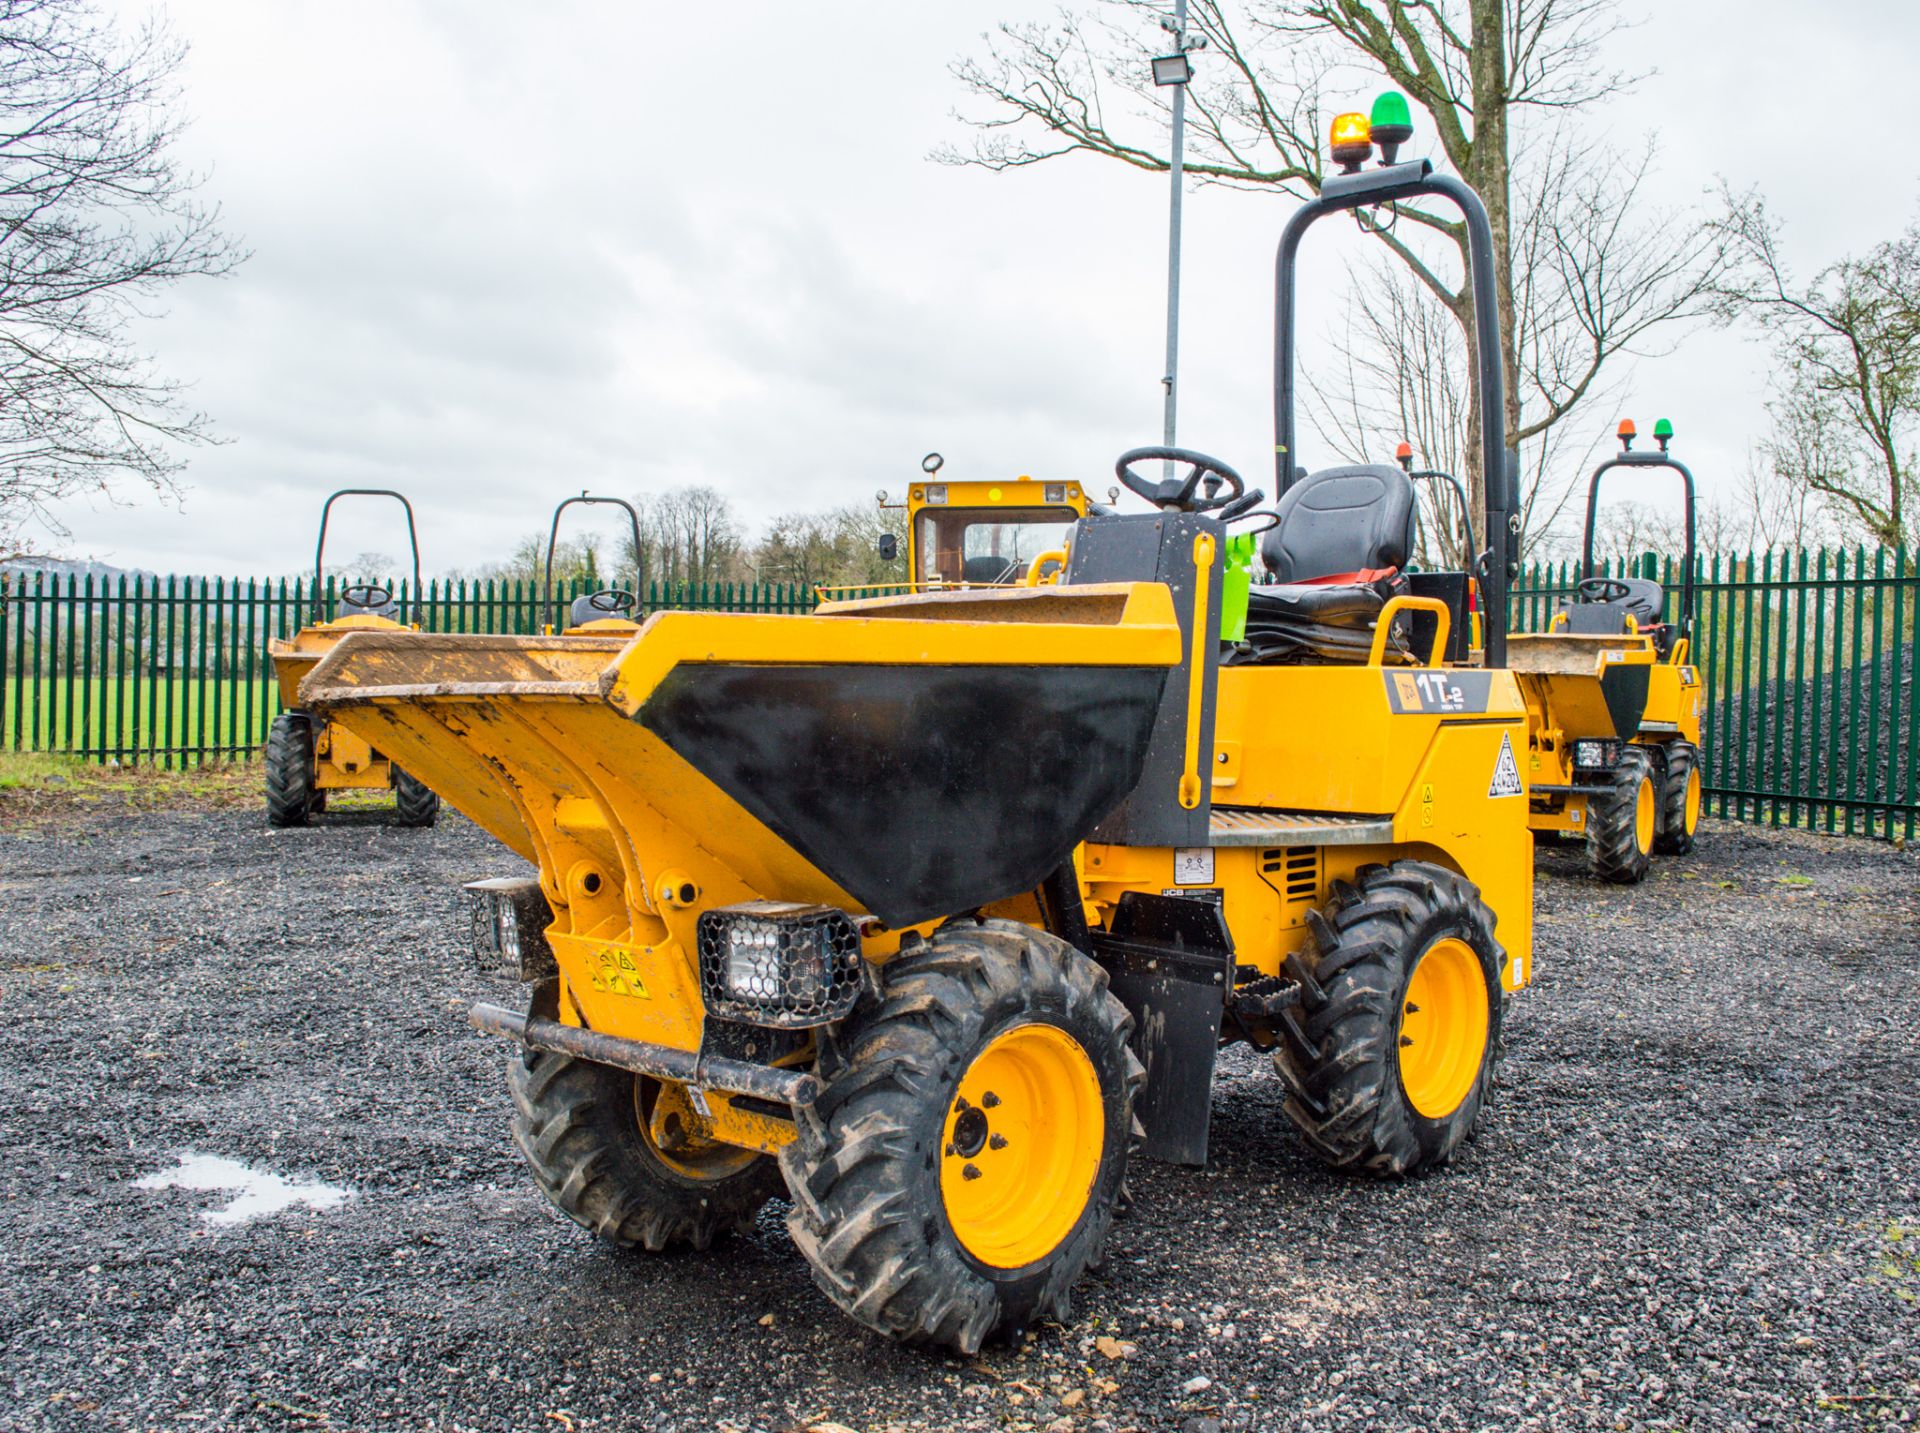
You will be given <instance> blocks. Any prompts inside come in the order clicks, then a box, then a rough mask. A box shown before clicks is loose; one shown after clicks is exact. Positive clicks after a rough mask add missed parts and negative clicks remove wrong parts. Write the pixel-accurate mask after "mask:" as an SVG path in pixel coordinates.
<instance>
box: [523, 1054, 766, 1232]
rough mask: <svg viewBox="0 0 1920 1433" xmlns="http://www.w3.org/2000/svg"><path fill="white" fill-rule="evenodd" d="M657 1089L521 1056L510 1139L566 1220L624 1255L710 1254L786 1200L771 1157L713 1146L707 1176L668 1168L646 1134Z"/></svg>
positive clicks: (596, 1070)
mask: <svg viewBox="0 0 1920 1433" xmlns="http://www.w3.org/2000/svg"><path fill="white" fill-rule="evenodd" d="M651 1084H652V1082H651V1081H649V1080H648V1079H647V1078H646V1077H645V1076H643V1075H635V1074H631V1073H629V1072H628V1071H625V1070H616V1069H614V1068H612V1067H611V1066H608V1065H597V1064H594V1063H593V1062H591V1061H588V1060H576V1059H574V1058H572V1057H571V1056H569V1055H560V1054H555V1053H554V1052H552V1051H550V1050H527V1051H524V1052H519V1053H516V1054H515V1055H514V1056H513V1057H512V1059H511V1060H510V1062H509V1063H508V1066H507V1087H508V1089H509V1090H510V1091H511V1092H512V1095H513V1141H514V1143H515V1144H516V1145H518V1146H519V1147H520V1153H521V1155H522V1156H524V1157H525V1159H526V1161H527V1165H528V1167H529V1168H530V1169H531V1170H532V1171H533V1178H534V1182H535V1183H536V1184H538V1185H539V1186H540V1190H541V1192H542V1193H544V1194H545V1195H546V1196H547V1198H548V1199H549V1200H550V1201H552V1203H553V1206H554V1208H556V1209H558V1210H559V1211H560V1212H561V1213H562V1214H564V1215H566V1216H567V1218H569V1219H571V1220H572V1221H573V1222H574V1223H576V1224H578V1225H579V1226H580V1227H581V1228H582V1229H586V1230H589V1231H591V1232H592V1233H594V1234H597V1235H599V1236H600V1237H601V1238H602V1239H605V1240H606V1241H607V1242H609V1243H611V1244H616V1245H618V1246H620V1247H621V1248H623V1249H636V1248H637V1249H645V1250H648V1251H649V1252H655V1253H657V1252H659V1251H660V1250H663V1249H668V1248H672V1247H674V1246H676V1245H687V1246H691V1247H692V1248H695V1249H705V1248H707V1247H708V1246H709V1245H711V1244H712V1243H713V1240H714V1238H715V1237H716V1236H717V1235H721V1234H727V1233H732V1232H735V1231H739V1230H745V1229H747V1228H750V1227H751V1226H752V1224H753V1220H754V1216H755V1215H756V1214H758V1213H759V1211H760V1208H761V1206H762V1205H764V1204H765V1203H766V1202H767V1201H768V1200H769V1199H771V1198H773V1197H774V1196H775V1195H777V1194H779V1193H781V1186H780V1171H779V1169H778V1168H777V1167H776V1166H775V1164H774V1162H773V1160H772V1159H771V1158H769V1157H767V1156H765V1155H760V1156H754V1157H749V1155H748V1153H747V1152H746V1151H740V1150H734V1149H732V1148H731V1147H724V1146H713V1147H712V1150H713V1155H712V1168H711V1171H710V1177H702V1175H701V1173H700V1171H699V1168H698V1166H695V1165H689V1164H687V1163H685V1162H684V1161H682V1162H680V1163H679V1164H678V1167H676V1164H674V1163H669V1162H668V1160H667V1159H666V1158H664V1157H663V1156H662V1155H661V1152H660V1150H659V1149H658V1148H656V1147H655V1145H654V1143H653V1140H652V1138H651V1137H650V1136H649V1134H648V1132H647V1124H646V1120H645V1117H644V1107H643V1102H644V1100H645V1099H646V1097H647V1096H648V1094H649V1093H650V1090H649V1086H650V1085H651Z"/></svg>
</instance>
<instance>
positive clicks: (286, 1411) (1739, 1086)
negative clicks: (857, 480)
mask: <svg viewBox="0 0 1920 1433" xmlns="http://www.w3.org/2000/svg"><path fill="white" fill-rule="evenodd" d="M512 866H513V861H512V859H511V858H510V857H502V856H501V855H500V854H499V853H498V851H497V848H495V847H493V846H492V845H491V843H490V842H489V841H487V840H486V839H485V838H484V837H483V836H481V835H480V834H479V833H478V832H476V831H475V830H474V829H473V828H471V827H470V826H468V825H466V824H465V823H464V822H461V821H459V820H457V819H450V820H448V821H446V822H445V823H443V825H442V826H441V827H440V828H439V829H438V830H434V831H424V832H402V831H390V830H387V829H384V828H383V827H381V826H379V825H376V824H371V822H368V823H367V824H358V825H340V824H327V825H323V826H321V827H319V828H317V829H314V830H311V831H288V832H268V831H267V830H266V829H264V826H263V824H262V822H261V821H260V820H259V819H258V818H257V817H255V816H253V815H251V814H245V813H221V814H210V815H194V814H170V815H162V816H155V817H151V818H144V819H141V820H139V821H133V822H129V821H125V820H118V821H114V822H111V823H109V822H105V821H103V822H101V823H99V824H98V825H97V826H96V827H93V828H90V829H83V830H79V831H76V832H71V833H69V834H65V835H57V836H26V835H21V834H19V833H13V834H0V929H4V930H5V931H6V932H7V935H8V937H9V939H8V941H7V951H6V973H5V975H4V977H3V978H0V1000H3V1001H4V1015H5V1018H4V1020H0V1068H4V1069H5V1071H6V1077H5V1086H4V1089H5V1103H4V1106H0V1110H3V1111H4V1113H3V1114H0V1137H4V1141H5V1149H6V1151H7V1154H8V1158H7V1160H6V1163H5V1166H4V1168H3V1169H0V1191H3V1196H4V1202H3V1204H0V1208H3V1209H4V1221H3V1223H0V1227H4V1229H5V1231H6V1237H5V1239H4V1240H0V1348H3V1349H4V1350H5V1353H4V1361H3V1362H0V1426H3V1427H6V1428H31V1429H38V1428H57V1429H97V1428H143V1429H144V1428H165V1429H189V1428H298V1429H345V1428H385V1427H395V1428H408V1429H422V1428H431V1429H447V1430H453V1429H485V1430H493V1429H502V1430H505V1429H514V1430H529V1429H533V1430H538V1429H545V1430H548V1433H564V1430H570V1429H581V1430H585V1429H596V1428H597V1429H640V1430H653V1429H661V1430H665V1429H674V1430H694V1429H717V1428H731V1429H740V1430H747V1429H752V1430H783V1429H795V1428H806V1427H810V1426H825V1425H830V1424H838V1425H841V1426H842V1427H844V1428H851V1429H856V1430H873V1429H887V1428H921V1429H951V1428H969V1429H973V1428H978V1429H1001V1428H1013V1429H1018V1428H1032V1429H1054V1430H1056V1433H1057V1430H1062V1429H1079V1428H1090V1429H1115V1430H1117V1429H1123V1428H1142V1429H1145V1428H1154V1429H1187V1430H1202V1433H1210V1430H1214V1429H1243V1428H1259V1429H1266V1428H1283V1427H1285V1428H1292V1427H1301V1428H1314V1429H1321V1428H1340V1429H1399V1428H1407V1429H1413V1428H1421V1429H1456V1428H1462V1429H1463V1428H1497V1429H1513V1428H1539V1429H1556V1430H1558V1429H1586V1428H1595V1429H1616V1428H1628V1429H1663V1430H1664V1429H1677V1428H1687V1429H1702V1430H1734V1429H1750V1428H1751V1429H1757V1428H1828V1427H1832V1428H1854V1427H1859V1428H1884V1427H1889V1426H1908V1425H1910V1424H1912V1423H1913V1422H1914V1421H1916V1419H1920V1352H1917V1350H1920V1305H1916V1302H1915V1296H1916V1293H1920V1155H1917V1153H1916V1151H1920V1081H1917V1080H1916V1078H1915V1069H1916V1052H1917V1051H1920V894H1917V888H1920V860H1917V859H1916V856H1915V855H1914V854H1913V853H1902V852H1897V851H1895V850H1893V849H1891V848H1889V847H1887V846H1884V845H1877V844H1870V843H1866V842H1862V841H1846V840H1835V839H1822V838H1818V837H1811V836H1804V835H1794V834H1780V833H1771V832H1759V831H1752V830H1746V829H1743V828H1738V827H1730V826H1724V825H1712V824H1710V825H1709V826H1708V827H1707V828H1706V831H1705V833H1704V836H1703V840H1702V843H1701V846H1700V849H1699V851H1698V852H1697V854H1695V855H1694V856H1691V857H1687V858H1682V859H1669V860H1664V861H1659V862H1656V864H1655V866H1654V875H1653V877H1652V878H1651V879H1650V880H1649V882H1648V883H1647V884H1646V885H1645V886H1643V887H1641V888H1638V889H1634V890H1621V889H1613V888H1602V887H1599V886H1596V885H1594V884H1593V883H1591V882H1590V881H1589V880H1588V879H1587V878H1586V877H1585V876H1584V875H1583V874H1582V869H1581V863H1580V861H1579V859H1578V854H1577V852H1568V853H1566V854H1564V855H1563V854H1552V855H1547V856H1543V866H1542V872H1541V880H1540V883H1539V892H1540V910H1539V920H1540V933H1539V943H1538V963H1539V974H1540V979H1539V983H1538V985H1537V986H1536V987H1535V989H1534V990H1532V991H1531V992H1529V993H1528V994H1526V995H1524V996H1522V997H1520V998H1519V999H1517V1000H1516V1001H1515V1003H1514V1006H1513V1013H1512V1016H1511V1020H1510V1026H1509V1028H1510V1036H1511V1038H1510V1042H1509V1058H1508V1061H1507V1065H1506V1075H1507V1078H1506V1084H1505V1088H1504V1091H1503V1095H1502V1099H1501V1100H1500V1102H1499V1104H1498V1105H1497V1107H1496V1109H1495V1110H1494V1112H1493V1115H1492V1117H1491V1119H1490V1122H1489V1123H1488V1124H1487V1125H1486V1127H1485V1130H1484V1133H1483V1134H1482V1136H1481V1138H1480V1139H1479V1141H1478V1142H1477V1144H1475V1145H1474V1146H1472V1147H1471V1148H1470V1149H1469V1151H1468V1152H1467V1154H1466V1155H1465V1157H1464V1158H1462V1159H1461V1160H1460V1161H1458V1162H1457V1163H1456V1165H1455V1166H1454V1167H1452V1168H1451V1169H1449V1170H1447V1171H1444V1172H1442V1173H1440V1174H1438V1175H1435V1176H1433V1177H1430V1178H1427V1179H1423V1180H1418V1181H1414V1182H1411V1183H1405V1184H1398V1185H1384V1184H1376V1183H1371V1182H1364V1181H1357V1180H1353V1179H1347V1178H1338V1177H1334V1176H1332V1175H1330V1174H1328V1173H1326V1172H1325V1171H1323V1170H1322V1169H1321V1168H1320V1167H1319V1166H1318V1165H1317V1164H1316V1163H1315V1162H1314V1161H1313V1160H1312V1159H1310V1158H1308V1157H1307V1156H1306V1155H1305V1154H1303V1153H1302V1151H1301V1150H1300V1148H1299V1147H1298V1145H1297V1143H1296V1142H1295V1140H1294V1138H1293V1137H1292V1135H1291V1134H1290V1133H1289V1131H1288V1128H1287V1127H1286V1125H1285V1122H1284V1120H1283V1119H1282V1116H1281V1113H1280V1092H1279V1085H1278V1082H1277V1080H1276V1079H1275V1078H1274V1077H1273V1075H1272V1074H1271V1072H1270V1070H1269V1069H1268V1068H1267V1067H1266V1066H1265V1063H1264V1061H1262V1060H1261V1059H1259V1058H1258V1057H1255V1056H1253V1055H1251V1054H1249V1053H1248V1052H1246V1051H1244V1050H1241V1051H1236V1052H1234V1053H1232V1054H1230V1055H1229V1056H1228V1057H1227V1058H1226V1059H1225V1061H1224V1067H1223V1071H1222V1075H1221V1079H1220V1084H1219V1090H1218V1094H1217V1097H1216V1104H1215V1119H1214V1151H1215V1157H1214V1161H1213V1163H1212V1165H1211V1166H1210V1167H1209V1168H1208V1169H1207V1170H1205V1171H1204V1172H1196V1171H1186V1170H1177V1169H1169V1168H1166V1167H1160V1166H1145V1167H1144V1168H1142V1169H1141V1171H1140V1172H1139V1174H1138V1175H1137V1177H1136V1179H1135V1182H1134V1184H1135V1190H1136V1193H1137V1203H1136V1205H1135V1208H1134V1212H1133V1214H1132V1215H1131V1217H1129V1218H1128V1219H1126V1220H1125V1221H1124V1222H1122V1223H1121V1224H1120V1225H1118V1226H1117V1237H1116V1239H1115V1241H1114V1245H1115V1247H1114V1251H1113V1252H1114V1257H1113V1259H1112V1260H1111V1262H1110V1263H1109V1265H1108V1266H1107V1268H1106V1269H1105V1271H1104V1272H1103V1273H1101V1274H1099V1275H1097V1276H1096V1277H1095V1278H1093V1279H1092V1280H1090V1281H1089V1282H1088V1284H1087V1285H1086V1286H1085V1287H1084V1288H1083V1290H1082V1294H1081V1298H1080V1316H1079V1318H1078V1319H1077V1321H1076V1322H1075V1323H1073V1324H1072V1325H1071V1326H1070V1327H1066V1328H1059V1327H1047V1328H1044V1329H1041V1330H1039V1331H1038V1332H1037V1333H1036V1334H1035V1335H1034V1336H1033V1337H1032V1338H1031V1339H1029V1340H1028V1341H1027V1342H1026V1343H1025V1344H1024V1345H1022V1346H1021V1347H1019V1348H1016V1349H1007V1348H999V1349H994V1350H991V1351H989V1353H988V1354H986V1355H985V1356H983V1357H981V1358H980V1359H978V1360H974V1361H971V1362H962V1361H958V1360H954V1359H950V1358H946V1357H942V1356H938V1355H929V1354H925V1353H916V1352H912V1351H908V1350H902V1349H898V1348H895V1347H892V1346H890V1345H887V1344H885V1343H883V1342H881V1341H880V1340H878V1339H876V1338H874V1337H872V1336H870V1335H868V1334H867V1333H865V1332H863V1331H862V1330H860V1329H859V1328H857V1327H855V1326H854V1325H852V1324H851V1323H849V1322H847V1321H846V1320H845V1319H843V1318H842V1317H841V1316H840V1315H839V1314H838V1313H836V1312H835V1311H834V1310H833V1309H832V1307H831V1306H830V1305H829V1304H828V1303H827V1302H826V1300H825V1299H824V1298H823V1297H821V1296H819V1295H817V1294H816V1293H815V1291H814V1289H813V1288H812V1285H811V1283H810V1280H809V1277H808V1273H807V1270H806V1268H805V1266H804V1264H803V1263H802V1261H801V1259H800V1257H799V1256H798V1254H797V1253H796V1252H795V1251H794V1250H793V1249H792V1247H791V1246H790V1245H789V1244H788V1243H787V1241H786V1238H785V1236H784V1232H783V1229H782V1224H781V1216H782V1215H783V1213H784V1210H783V1209H782V1208H781V1207H779V1206H775V1207H772V1208H770V1209H769V1210H768V1211H767V1213H766V1214H765V1215H764V1216H763V1218H762V1221H761V1224H760V1227H759V1229H758V1230H757V1232H756V1233H754V1234H753V1235H752V1236H751V1237H749V1238H745V1239H741V1240H736V1241H734V1242H732V1243H731V1244H729V1245H727V1246H726V1247H724V1248H723V1249H716V1250H715V1251H714V1252H712V1253H710V1254H708V1255H704V1256H702V1255H693V1254H685V1255H674V1256H669V1257H664V1258H663V1257H646V1256H633V1255H623V1254H619V1253H617V1252H615V1251H613V1250H610V1249H608V1248H605V1247H602V1246H600V1245H597V1244H596V1243H595V1242H594V1241H593V1240H592V1239H590V1238H589V1237H587V1236H586V1235H584V1234H582V1233H581V1232H579V1231H578V1230H577V1229H575V1228H574V1227H573V1226H572V1225H570V1224H567V1223H565V1222H564V1221H563V1220H561V1219H560V1218H559V1217H558V1216H557V1215H555V1214H553V1213H552V1212H551V1211H550V1210H549V1209H548V1208H547V1207H546V1205H545V1204H544V1202H543V1201H542V1200H541V1198H540V1197H539V1196H538V1195H537V1194H536V1193H535V1191H534V1189H533V1186H532V1184H531V1182H530V1181H529V1180H528V1179H527V1178H526V1177H524V1176H523V1174H522V1172H521V1169H520V1167H519V1164H518V1160H517V1156H516V1155H515V1154H514V1153H513V1151H512V1149H511V1148H510V1145H509V1143H508V1138H507V1133H506V1097H505V1093H504V1090H503V1088H502V1079H501V1065H502V1062H503V1059H504V1058H505V1051H504V1050H503V1048H502V1047H501V1046H499V1045H498V1044H496V1043H494V1042H491V1041H488V1040H485V1039H483V1038H482V1037H480V1036H478V1035H475V1034H473V1033H472V1032H471V1031H470V1030H469V1029H468V1028H467V1026H466V1025H465V1022H464V1020H463V1011H464V1009H465V1007H466V1005H467V1003H468V1002H469V1001H470V1000H471V999H472V998H474V997H475V996H476V995H483V996H489V997H492V998H495V999H499V998H502V997H503V996H506V995H507V994H509V989H508V988H503V987H502V985H501V984H500V983H499V982H498V981H496V980H494V979H492V978H482V977H479V976H477V975H475V974H473V973H472V972H471V971H470V969H469V968H468V965H467V961H466V956H465V953H464V950H463V949H462V945H461V942H462V941H463V940H464V932H463V929H462V924H461V921H460V918H459V911H458V906H457V904H456V900H455V896H454V894H453V888H454V884H455V882H456V881H458V880H459V879H462V878H467V877H471V876H474V875H481V874H490V873H497V872H500V871H502V870H506V869H511V868H512ZM185 1150H192V1151H196V1152H199V1153H202V1154H209V1155H219V1156H226V1157H229V1158H232V1159H237V1160H242V1161H246V1162H248V1163H250V1164H252V1165H254V1166H256V1167H258V1168H260V1169H263V1170H268V1171H272V1172H273V1173H275V1174H279V1175H282V1176H285V1177H287V1178H289V1179H304V1178H318V1179H321V1180H324V1181H327V1182H328V1183H331V1184H334V1185H339V1186H344V1187H346V1188H348V1189H350V1190H351V1196H350V1197H349V1198H348V1199H346V1201H345V1202H344V1203H343V1204H341V1205H340V1206H339V1207H338V1208H335V1209H332V1210H315V1209H311V1208H308V1207H305V1206H296V1207H294V1208H292V1209H289V1210H287V1211H286V1212H283V1213H279V1214H275V1215H272V1216H269V1217H264V1218H260V1219H257V1220H255V1221H252V1222H245V1223H238V1224H234V1225H230V1226H218V1225H215V1224H212V1223H209V1222H208V1221H207V1220H206V1219H204V1218H203V1217H202V1216H203V1214H205V1213H208V1212H213V1211H217V1210H219V1209H221V1208H223V1207H224V1206H225V1205H226V1203H227V1201H228V1200H229V1199H230V1198H231V1196H230V1195H226V1194H215V1193H195V1192H191V1191H186V1190H180V1189H157V1190H147V1189H140V1188H136V1187H135V1185H134V1181H135V1180H137V1179H139V1178H141V1177H142V1176H145V1175H148V1174H151V1173H153V1172H155V1171H159V1170H164V1169H168V1168H171V1167H172V1166H174V1164H175V1162H176V1160H177V1157H178V1155H179V1154H180V1152H182V1151H185Z"/></svg>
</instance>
